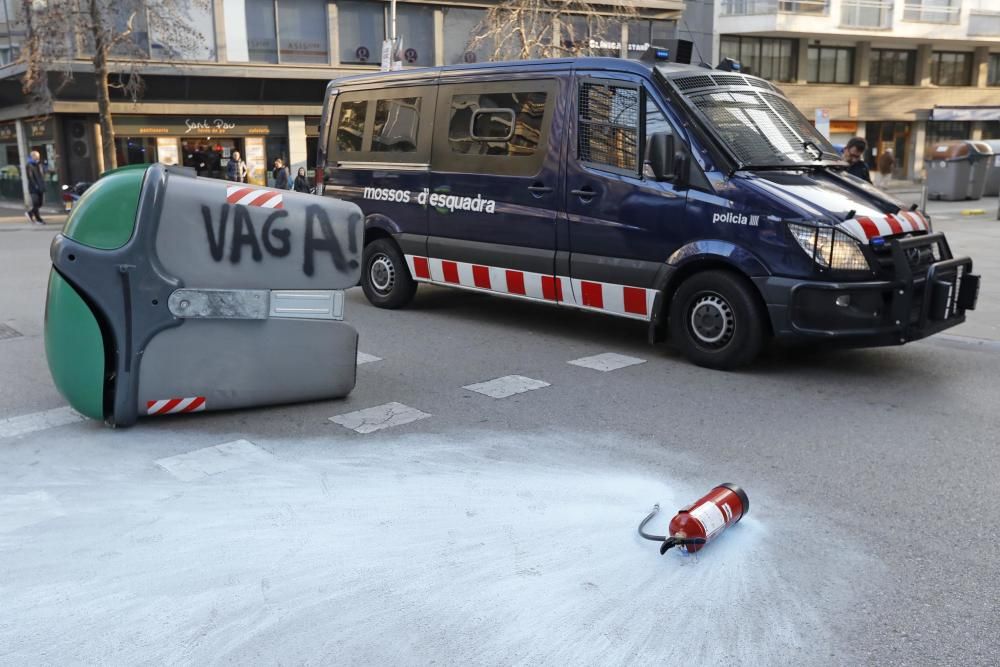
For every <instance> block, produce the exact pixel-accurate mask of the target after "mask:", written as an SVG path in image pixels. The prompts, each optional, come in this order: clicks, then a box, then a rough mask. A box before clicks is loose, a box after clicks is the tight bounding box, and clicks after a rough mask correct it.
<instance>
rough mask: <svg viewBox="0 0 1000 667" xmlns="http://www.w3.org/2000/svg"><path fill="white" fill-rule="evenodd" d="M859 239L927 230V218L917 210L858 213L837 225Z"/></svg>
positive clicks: (866, 239)
mask: <svg viewBox="0 0 1000 667" xmlns="http://www.w3.org/2000/svg"><path fill="white" fill-rule="evenodd" d="M838 227H839V228H840V229H842V230H843V231H845V232H847V233H848V234H850V235H851V236H853V237H854V238H856V239H858V240H859V241H868V240H870V239H873V238H875V237H876V236H894V235H896V234H906V233H907V232H924V231H928V230H929V227H928V225H927V219H926V218H924V216H923V215H922V214H921V213H920V212H919V211H900V212H899V213H897V214H892V213H888V214H886V215H884V216H882V215H874V216H868V215H859V216H858V217H856V218H852V219H851V220H845V221H844V222H842V223H840V224H839V225H838Z"/></svg>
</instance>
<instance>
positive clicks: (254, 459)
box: [154, 440, 274, 482]
mask: <svg viewBox="0 0 1000 667" xmlns="http://www.w3.org/2000/svg"><path fill="white" fill-rule="evenodd" d="M272 458H274V457H272V456H271V454H269V453H268V452H265V451H264V450H263V449H261V448H260V447H258V446H257V445H255V444H253V443H252V442H250V441H249V440H233V441H232V442H224V443H222V444H221V445H215V446H214V447H204V448H202V449H196V450H194V451H193V452H188V453H187V454H178V455H177V456H168V457H167V458H165V459H157V460H156V461H154V463H156V465H158V466H160V467H161V468H163V469H164V470H166V471H167V472H169V473H170V474H171V475H173V476H174V477H176V478H177V479H179V480H181V481H182V482H191V481H194V480H196V479H204V478H205V477H209V476H211V475H217V474H219V473H220V472H226V471H227V470H235V469H236V468H242V467H244V466H247V465H250V464H252V463H267V462H269V461H271V459H272Z"/></svg>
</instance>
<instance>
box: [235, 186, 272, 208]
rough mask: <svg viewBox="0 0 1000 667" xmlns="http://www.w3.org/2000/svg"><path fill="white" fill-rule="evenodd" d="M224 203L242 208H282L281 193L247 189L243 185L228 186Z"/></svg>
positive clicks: (261, 189)
mask: <svg viewBox="0 0 1000 667" xmlns="http://www.w3.org/2000/svg"><path fill="white" fill-rule="evenodd" d="M226 201H227V202H229V203H230V204H242V205H243V206H259V207H261V208H284V207H285V205H284V204H283V203H282V196H281V192H279V191H277V190H264V189H263V188H248V187H246V186H244V185H230V186H228V187H227V188H226Z"/></svg>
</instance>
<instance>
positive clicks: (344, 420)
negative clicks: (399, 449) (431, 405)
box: [330, 403, 430, 433]
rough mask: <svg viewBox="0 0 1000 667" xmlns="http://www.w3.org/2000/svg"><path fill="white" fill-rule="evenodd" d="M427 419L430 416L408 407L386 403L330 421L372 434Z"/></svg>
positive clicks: (332, 418) (337, 416)
mask: <svg viewBox="0 0 1000 667" xmlns="http://www.w3.org/2000/svg"><path fill="white" fill-rule="evenodd" d="M425 417H430V415H429V414H427V413H426V412H421V411H420V410H417V409H416V408H411V407H409V406H408V405H403V404H402V403H386V404H385V405H376V406H375V407H373V408H366V409H364V410H357V411H356V412H348V413H346V414H342V415H336V416H335V417H330V421H332V422H333V423H334V424H340V425H341V426H343V427H344V428H349V429H351V430H352V431H357V432H358V433H372V432H374V431H380V430H382V429H384V428H390V427H392V426H401V425H403V424H409V423H410V422H415V421H417V420H418V419H424V418H425Z"/></svg>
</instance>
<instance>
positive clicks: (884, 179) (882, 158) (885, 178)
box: [875, 149, 896, 189]
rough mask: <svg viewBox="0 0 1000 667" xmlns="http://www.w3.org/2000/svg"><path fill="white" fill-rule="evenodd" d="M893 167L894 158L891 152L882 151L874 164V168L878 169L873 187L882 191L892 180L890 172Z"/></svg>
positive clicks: (894, 164) (894, 163)
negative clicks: (876, 181) (875, 186)
mask: <svg viewBox="0 0 1000 667" xmlns="http://www.w3.org/2000/svg"><path fill="white" fill-rule="evenodd" d="M895 166H896V158H894V157H893V156H892V151H890V150H888V149H886V150H883V151H882V154H881V155H879V156H878V160H876V162H875V167H876V168H877V169H878V177H877V180H878V183H876V184H875V185H877V186H878V187H880V188H883V189H884V188H885V187H886V186H888V185H889V181H891V180H892V170H893V168H895Z"/></svg>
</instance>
